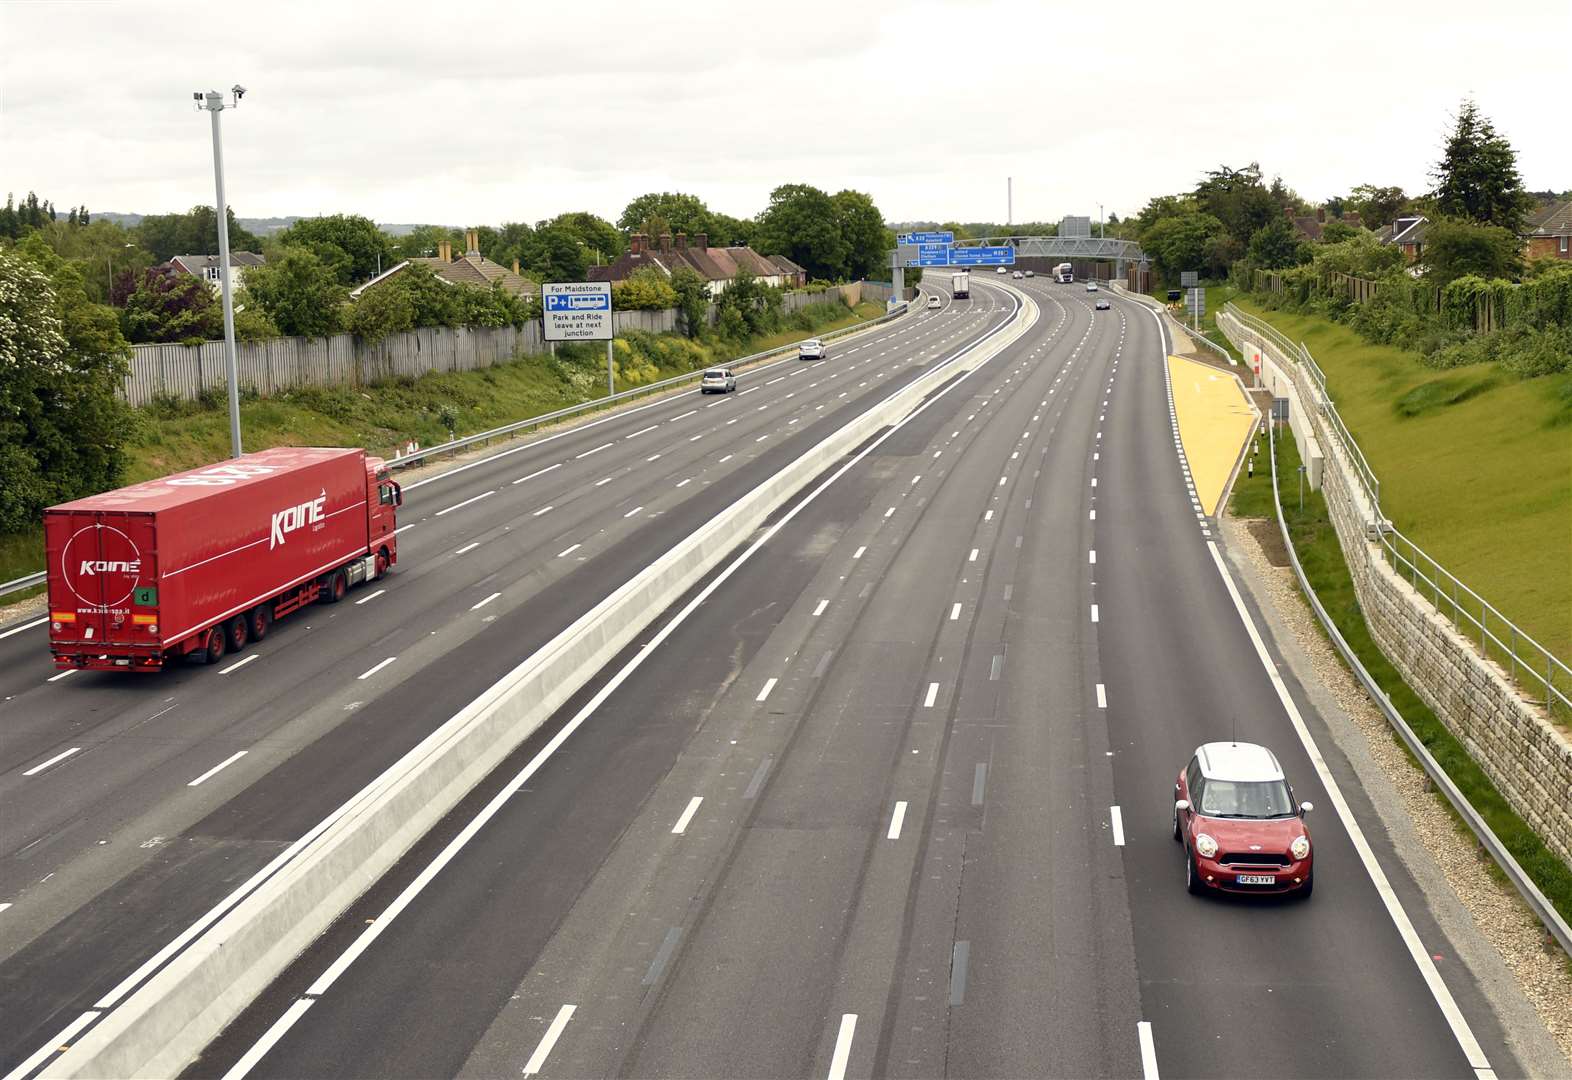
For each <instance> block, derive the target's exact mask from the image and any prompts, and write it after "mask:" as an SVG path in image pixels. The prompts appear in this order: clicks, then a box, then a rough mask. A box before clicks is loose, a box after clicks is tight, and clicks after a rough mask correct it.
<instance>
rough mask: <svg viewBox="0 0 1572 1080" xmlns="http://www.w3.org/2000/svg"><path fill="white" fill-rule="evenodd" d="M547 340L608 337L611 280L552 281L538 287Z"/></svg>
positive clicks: (586, 339) (604, 339) (611, 331)
mask: <svg viewBox="0 0 1572 1080" xmlns="http://www.w3.org/2000/svg"><path fill="white" fill-rule="evenodd" d="M540 313H541V318H542V320H543V321H544V322H545V329H546V340H547V341H610V340H611V339H612V338H613V337H615V336H616V335H615V333H614V332H613V329H612V325H611V282H609V281H554V282H547V283H546V284H544V285H542V286H541V287H540Z"/></svg>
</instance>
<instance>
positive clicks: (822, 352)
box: [797, 338, 830, 360]
mask: <svg viewBox="0 0 1572 1080" xmlns="http://www.w3.org/2000/svg"><path fill="white" fill-rule="evenodd" d="M829 356H830V350H829V349H826V348H825V347H824V342H822V341H820V340H819V339H818V338H809V339H808V340H807V341H804V342H803V343H802V344H801V345H798V346H797V359H799V360H827V359H829Z"/></svg>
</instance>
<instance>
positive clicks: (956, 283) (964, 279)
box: [950, 270, 972, 300]
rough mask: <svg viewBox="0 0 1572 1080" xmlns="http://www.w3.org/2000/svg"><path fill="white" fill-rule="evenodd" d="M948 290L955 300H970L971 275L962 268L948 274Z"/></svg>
mask: <svg viewBox="0 0 1572 1080" xmlns="http://www.w3.org/2000/svg"><path fill="white" fill-rule="evenodd" d="M950 292H951V293H953V294H954V295H955V298H956V299H957V300H970V299H971V296H972V275H971V274H969V273H967V272H966V271H965V270H962V271H961V272H960V273H958V274H951V275H950Z"/></svg>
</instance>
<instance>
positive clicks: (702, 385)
mask: <svg viewBox="0 0 1572 1080" xmlns="http://www.w3.org/2000/svg"><path fill="white" fill-rule="evenodd" d="M735 389H737V376H735V375H733V374H732V373H731V369H730V368H719V367H717V368H710V369H709V370H708V371H706V372H705V373H704V377H703V378H701V379H700V380H699V393H701V394H729V393H731V392H732V391H733V390H735Z"/></svg>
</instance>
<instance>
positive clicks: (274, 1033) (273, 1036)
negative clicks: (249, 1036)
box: [224, 998, 315, 1080]
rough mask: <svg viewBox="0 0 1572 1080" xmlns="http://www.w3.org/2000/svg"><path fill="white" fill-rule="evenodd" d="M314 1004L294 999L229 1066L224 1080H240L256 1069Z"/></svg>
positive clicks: (312, 1001)
mask: <svg viewBox="0 0 1572 1080" xmlns="http://www.w3.org/2000/svg"><path fill="white" fill-rule="evenodd" d="M314 1002H315V999H313V998H298V999H296V1000H295V1001H294V1002H293V1003H292V1004H291V1005H290V1006H289V1008H287V1009H285V1010H284V1015H283V1016H280V1017H279V1018H278V1019H277V1020H275V1021H273V1026H272V1027H270V1028H268V1029H267V1031H266V1032H264V1033H263V1035H262V1037H261V1038H260V1039H258V1040H257V1041H256V1042H254V1043H252V1044H251V1049H249V1050H247V1051H246V1052H245V1053H244V1054H243V1055H241V1058H240V1060H239V1061H237V1062H235V1063H234V1064H233V1065H232V1066H230V1068H229V1071H228V1072H226V1073H225V1074H224V1080H241V1077H243V1076H245V1075H246V1074H247V1073H249V1072H250V1071H251V1070H252V1069H254V1068H256V1067H257V1062H259V1061H261V1060H262V1059H263V1058H264V1057H266V1056H267V1052H268V1051H269V1050H271V1049H273V1047H274V1045H276V1044H277V1042H278V1040H280V1039H282V1038H283V1037H284V1035H285V1033H286V1032H288V1031H289V1029H290V1028H292V1027H294V1026H295V1021H296V1020H299V1019H300V1018H301V1017H302V1016H304V1015H305V1012H306V1010H307V1009H309V1008H311V1006H312V1005H313V1004H314Z"/></svg>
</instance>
